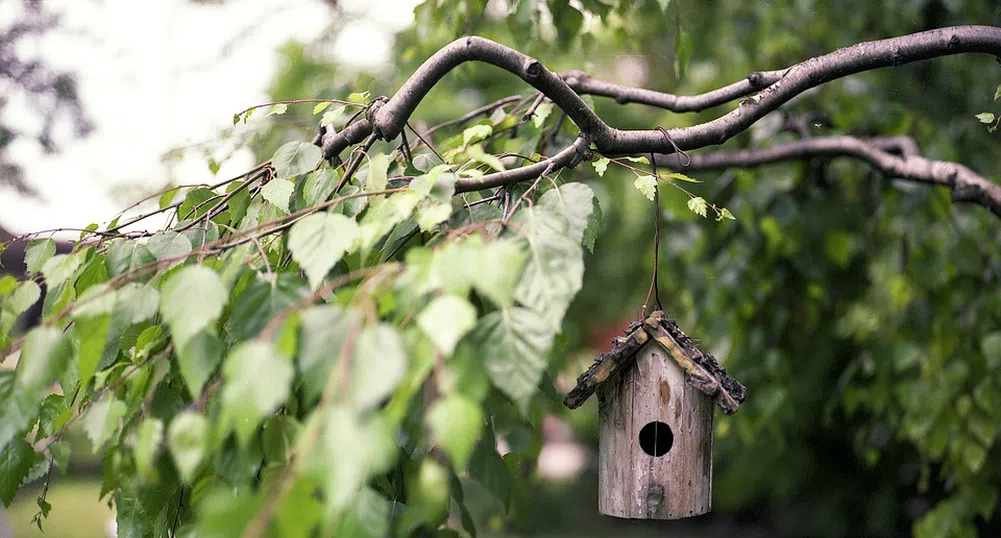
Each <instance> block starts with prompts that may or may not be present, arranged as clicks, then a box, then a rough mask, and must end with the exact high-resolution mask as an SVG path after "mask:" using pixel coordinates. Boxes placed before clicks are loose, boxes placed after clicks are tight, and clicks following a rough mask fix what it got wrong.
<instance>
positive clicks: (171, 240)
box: [146, 230, 191, 261]
mask: <svg viewBox="0 0 1001 538" xmlns="http://www.w3.org/2000/svg"><path fill="white" fill-rule="evenodd" d="M146 248H147V249H149V253H150V254H152V255H153V257H154V258H156V259H157V260H166V259H175V260H176V259H178V258H181V260H179V261H183V258H182V257H183V256H184V255H186V254H188V253H189V252H191V240H190V239H188V238H187V236H185V235H184V234H179V233H177V232H174V231H171V230H165V231H162V232H159V233H157V234H155V235H154V236H153V237H150V238H149V241H148V242H147V243H146Z"/></svg>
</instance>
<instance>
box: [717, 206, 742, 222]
mask: <svg viewBox="0 0 1001 538" xmlns="http://www.w3.org/2000/svg"><path fill="white" fill-rule="evenodd" d="M716 220H717V221H721V220H737V217H734V216H733V213H730V210H729V209H727V208H725V207H724V208H722V209H720V210H719V215H718V216H717V217H716Z"/></svg>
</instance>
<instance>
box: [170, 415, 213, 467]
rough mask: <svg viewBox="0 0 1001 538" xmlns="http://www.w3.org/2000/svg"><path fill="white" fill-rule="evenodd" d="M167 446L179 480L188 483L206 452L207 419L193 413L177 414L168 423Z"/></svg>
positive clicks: (207, 442)
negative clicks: (178, 474)
mask: <svg viewBox="0 0 1001 538" xmlns="http://www.w3.org/2000/svg"><path fill="white" fill-rule="evenodd" d="M167 446H168V447H169V448H170V455H171V456H173V458H174V464H175V465H177V471H178V472H179V473H180V474H181V480H183V481H185V482H189V483H190V482H191V481H192V479H193V478H194V477H195V471H197V470H198V466H199V465H201V463H202V460H203V459H204V458H205V454H206V452H207V451H208V447H209V422H208V419H206V418H205V416H203V415H201V414H199V413H195V412H193V411H185V412H183V413H180V414H178V415H177V416H175V417H174V419H173V420H171V421H170V431H169V432H168V434H167Z"/></svg>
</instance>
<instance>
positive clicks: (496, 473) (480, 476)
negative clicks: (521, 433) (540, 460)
mask: <svg viewBox="0 0 1001 538" xmlns="http://www.w3.org/2000/svg"><path fill="white" fill-rule="evenodd" d="M469 476H471V477H473V479H474V480H476V481H477V482H479V483H480V484H481V485H482V486H483V487H484V488H486V490H487V491H489V492H490V493H492V494H493V495H494V496H495V497H497V499H499V500H500V501H501V503H503V505H504V507H505V508H507V507H509V506H510V504H511V492H512V490H513V489H514V477H513V476H512V475H511V470H510V469H509V468H508V466H507V464H506V463H505V462H504V459H503V458H501V456H500V454H498V453H497V441H496V440H495V439H494V435H493V432H491V431H490V428H487V429H486V431H485V435H483V437H482V438H481V439H480V442H479V443H477V444H476V448H475V449H473V455H472V457H471V458H470V460H469Z"/></svg>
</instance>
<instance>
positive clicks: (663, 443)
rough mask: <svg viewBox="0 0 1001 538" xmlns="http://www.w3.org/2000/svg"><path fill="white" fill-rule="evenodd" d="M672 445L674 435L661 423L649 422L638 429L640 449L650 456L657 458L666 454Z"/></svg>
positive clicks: (669, 428)
mask: <svg viewBox="0 0 1001 538" xmlns="http://www.w3.org/2000/svg"><path fill="white" fill-rule="evenodd" d="M673 445H674V433H673V432H671V427H670V426H668V425H667V424H665V423H663V422H660V421H656V422H649V423H647V425H646V426H643V428H641V429H640V448H642V449H643V452H646V453H647V454H649V455H651V456H654V457H658V458H659V457H661V456H663V455H664V454H667V453H668V452H669V451H670V450H671V447H672V446H673Z"/></svg>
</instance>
